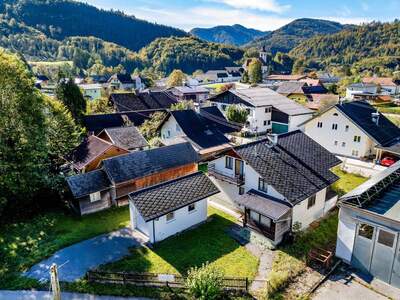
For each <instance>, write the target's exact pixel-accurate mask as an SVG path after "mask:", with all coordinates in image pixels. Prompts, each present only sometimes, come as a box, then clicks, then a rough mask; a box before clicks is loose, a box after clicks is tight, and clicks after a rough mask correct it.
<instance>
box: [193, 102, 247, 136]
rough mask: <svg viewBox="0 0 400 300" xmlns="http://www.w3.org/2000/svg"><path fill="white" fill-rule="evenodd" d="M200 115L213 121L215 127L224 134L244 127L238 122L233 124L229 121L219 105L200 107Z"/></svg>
mask: <svg viewBox="0 0 400 300" xmlns="http://www.w3.org/2000/svg"><path fill="white" fill-rule="evenodd" d="M200 115H201V116H202V117H203V118H205V119H207V120H208V121H211V122H213V123H214V124H215V127H216V128H218V130H219V131H220V132H222V133H224V134H225V133H232V132H236V131H240V130H241V129H242V127H243V126H241V125H239V124H237V123H236V124H233V123H232V122H230V121H228V120H227V119H226V118H225V116H224V115H223V113H222V112H221V111H220V110H219V108H218V107H217V106H209V107H202V108H200Z"/></svg>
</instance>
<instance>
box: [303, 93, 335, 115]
mask: <svg viewBox="0 0 400 300" xmlns="http://www.w3.org/2000/svg"><path fill="white" fill-rule="evenodd" d="M336 103H339V95H334V94H309V95H307V102H306V107H307V108H309V109H311V110H314V111H319V110H320V109H321V108H324V107H326V106H331V105H333V104H336Z"/></svg>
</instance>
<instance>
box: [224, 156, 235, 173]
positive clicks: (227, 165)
mask: <svg viewBox="0 0 400 300" xmlns="http://www.w3.org/2000/svg"><path fill="white" fill-rule="evenodd" d="M225 168H227V169H229V170H233V158H232V157H229V156H226V157H225Z"/></svg>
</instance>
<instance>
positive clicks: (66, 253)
mask: <svg viewBox="0 0 400 300" xmlns="http://www.w3.org/2000/svg"><path fill="white" fill-rule="evenodd" d="M144 242H146V240H145V238H144V237H143V235H141V234H139V233H138V232H136V231H132V230H131V229H129V228H123V229H120V230H118V231H114V232H111V233H107V234H103V235H100V236H97V237H94V238H92V239H89V240H86V241H83V242H80V243H77V244H74V245H72V246H69V247H67V248H64V249H61V250H59V251H57V252H56V253H54V254H53V255H52V256H51V257H49V258H48V259H46V260H44V261H42V262H40V263H38V264H36V265H34V266H33V267H32V268H31V269H29V270H28V271H27V272H25V273H24V275H25V276H27V277H30V278H34V279H37V280H40V281H42V280H46V281H48V280H49V279H50V275H49V268H50V266H51V265H52V264H53V263H55V264H57V265H58V266H59V270H58V274H59V280H60V281H67V282H73V281H75V280H77V279H79V278H82V277H83V276H84V275H85V274H86V272H87V271H88V270H90V269H93V268H96V267H98V266H99V265H102V264H105V263H109V262H113V261H116V260H119V259H121V258H123V257H124V256H127V255H128V254H129V248H132V247H139V246H141V245H142V244H143V243H144Z"/></svg>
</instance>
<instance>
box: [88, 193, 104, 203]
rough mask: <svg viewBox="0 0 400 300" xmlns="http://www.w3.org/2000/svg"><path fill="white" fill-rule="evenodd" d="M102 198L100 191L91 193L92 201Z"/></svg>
mask: <svg viewBox="0 0 400 300" xmlns="http://www.w3.org/2000/svg"><path fill="white" fill-rule="evenodd" d="M100 200H101V195H100V192H96V193H92V194H90V202H96V201H100Z"/></svg>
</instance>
